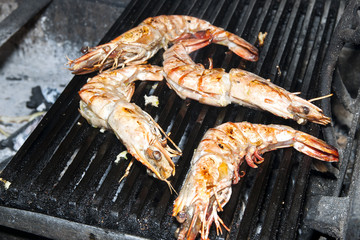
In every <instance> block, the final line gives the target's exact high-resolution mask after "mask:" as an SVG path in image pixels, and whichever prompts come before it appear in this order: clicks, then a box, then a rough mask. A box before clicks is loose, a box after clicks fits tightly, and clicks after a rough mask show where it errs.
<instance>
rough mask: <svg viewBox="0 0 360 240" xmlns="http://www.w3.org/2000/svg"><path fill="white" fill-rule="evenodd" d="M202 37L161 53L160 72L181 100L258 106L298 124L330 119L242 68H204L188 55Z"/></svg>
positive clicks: (317, 109)
mask: <svg viewBox="0 0 360 240" xmlns="http://www.w3.org/2000/svg"><path fill="white" fill-rule="evenodd" d="M203 41H204V39H187V40H182V41H181V42H179V43H176V44H175V45H174V46H172V47H171V48H169V49H168V50H166V51H165V53H164V62H163V67H164V74H165V77H166V80H167V84H168V85H169V87H170V88H172V89H173V90H174V91H176V93H177V94H178V95H179V96H180V97H181V98H183V99H185V98H191V99H194V100H197V101H199V102H201V103H204V104H209V105H213V106H220V107H223V106H227V105H228V104H230V103H237V104H240V105H243V106H247V107H250V108H254V109H262V110H265V111H268V112H271V113H272V114H274V115H277V116H280V117H283V118H285V119H293V120H295V121H297V122H298V123H299V124H305V123H306V122H307V121H311V122H314V123H318V124H323V125H326V124H328V123H330V121H331V120H330V118H329V117H327V116H325V115H324V114H323V112H322V110H321V109H320V108H318V107H317V106H315V105H314V104H312V103H311V102H310V101H307V100H305V99H303V98H301V97H298V96H296V95H295V94H293V93H290V92H288V91H286V90H285V89H283V88H281V87H279V86H277V85H275V84H273V83H271V82H270V81H267V80H265V79H263V78H261V77H259V76H257V75H255V74H253V73H250V72H247V71H245V70H242V69H235V68H233V69H231V70H230V72H229V73H227V72H225V70H224V69H222V68H214V69H205V67H204V66H203V65H201V64H196V63H195V62H194V61H193V60H192V59H191V57H190V56H189V54H190V53H191V52H192V51H194V50H196V49H198V48H199V42H203Z"/></svg>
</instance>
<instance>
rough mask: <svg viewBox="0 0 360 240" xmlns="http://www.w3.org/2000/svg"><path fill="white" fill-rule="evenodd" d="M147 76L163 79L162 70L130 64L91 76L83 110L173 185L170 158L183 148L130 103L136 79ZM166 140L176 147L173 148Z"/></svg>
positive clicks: (173, 172) (159, 176) (157, 175)
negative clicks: (170, 178)
mask: <svg viewBox="0 0 360 240" xmlns="http://www.w3.org/2000/svg"><path fill="white" fill-rule="evenodd" d="M145 79H146V80H153V81H159V80H162V79H163V76H162V69H161V68H160V67H157V66H150V65H139V66H128V67H125V68H121V69H117V70H114V71H105V72H103V73H101V74H99V75H97V76H95V77H93V78H91V79H89V80H88V82H87V84H85V85H84V86H83V88H82V89H81V90H80V91H79V95H80V97H81V101H80V113H81V115H82V116H83V117H84V118H86V119H87V120H88V122H89V123H90V124H91V125H93V126H94V127H99V128H105V129H110V130H112V131H114V133H115V134H116V136H117V137H118V138H119V139H120V140H121V141H122V142H123V144H124V145H125V146H126V148H127V150H128V152H129V153H130V154H132V155H133V156H134V157H135V158H136V159H137V160H138V161H140V162H141V163H142V164H143V165H145V166H146V167H147V168H148V170H149V171H150V173H151V174H152V175H153V176H154V177H156V178H158V179H160V180H163V181H165V182H166V183H168V185H169V187H171V185H170V183H169V181H168V180H167V179H168V178H169V177H170V176H171V175H174V174H175V165H174V163H173V162H172V160H171V157H174V156H177V155H180V154H181V150H180V149H179V148H178V147H177V146H176V145H175V144H174V143H173V142H172V141H171V139H170V138H169V137H168V136H167V134H166V133H165V132H164V131H163V130H162V129H161V127H160V126H159V125H158V124H157V123H156V122H155V121H154V119H153V118H152V117H151V116H150V115H149V114H148V113H146V112H145V111H143V110H142V109H141V108H140V107H138V106H137V105H135V104H134V103H130V99H131V97H132V95H133V93H134V88H135V85H134V81H136V80H145ZM167 140H169V141H170V142H171V143H172V145H173V146H174V147H175V148H176V149H172V148H170V147H169V146H168V144H167ZM129 166H130V165H129Z"/></svg>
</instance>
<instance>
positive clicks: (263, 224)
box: [0, 0, 344, 239]
mask: <svg viewBox="0 0 360 240" xmlns="http://www.w3.org/2000/svg"><path fill="white" fill-rule="evenodd" d="M343 9H344V4H343V3H342V2H338V1H331V0H317V1H315V0H309V1H300V0H298V1H291V0H273V1H270V0H269V1H261V0H257V1H250V0H235V1H228V0H184V1H183V0H175V1H174V0H159V1H150V0H149V1H142V0H134V1H132V2H131V3H130V4H129V5H128V7H127V9H126V10H125V11H124V13H123V14H122V15H121V16H120V18H119V19H118V20H117V21H116V22H115V24H114V26H113V27H112V28H111V30H110V31H109V32H108V34H107V35H106V36H105V37H104V39H103V40H102V41H101V43H105V42H108V41H110V40H111V39H113V38H114V37H116V36H118V35H120V34H121V33H123V32H125V31H126V30H129V29H130V28H132V27H134V26H136V25H137V24H139V23H140V22H141V21H143V20H144V19H145V18H147V17H150V16H156V15H160V14H167V15H170V14H182V15H190V16H195V17H198V18H202V19H205V20H208V21H210V22H211V23H213V24H214V25H216V26H220V27H223V28H225V29H226V30H228V31H230V32H233V33H236V34H237V35H239V36H241V37H243V38H244V39H246V40H248V41H249V42H250V43H252V44H255V45H257V44H258V43H257V36H258V33H259V32H267V33H268V35H267V37H266V39H265V43H264V45H263V46H261V47H259V61H258V62H256V63H249V62H246V61H243V60H241V59H240V58H239V57H238V56H236V55H234V54H233V53H231V52H228V50H227V49H226V48H225V47H222V46H218V45H211V46H209V47H206V48H204V49H202V50H201V51H199V52H198V53H196V54H195V56H194V58H195V60H196V62H201V63H203V64H205V65H206V64H207V58H208V57H211V58H213V59H214V66H215V67H223V68H226V69H227V70H229V69H231V68H234V67H241V68H245V69H247V70H249V71H251V72H254V73H255V74H258V75H260V76H262V77H264V78H270V79H271V80H272V82H274V83H276V84H278V85H280V86H282V87H284V88H286V89H287V90H289V91H292V92H301V96H302V97H304V98H307V99H310V98H313V97H317V96H318V94H319V93H318V85H319V83H318V79H319V72H320V69H321V63H322V62H323V58H324V55H325V53H326V49H327V46H328V44H329V41H330V38H331V34H332V32H333V30H334V27H335V25H336V21H337V18H338V17H339V16H340V15H341V13H342V11H343ZM85 41H86V39H84V42H85ZM65 55H66V54H65V53H64V60H65ZM161 62H162V52H161V53H159V54H157V55H156V56H155V57H154V58H153V59H152V60H151V61H150V63H152V64H156V65H161ZM90 76H91V75H86V76H75V77H74V78H73V79H72V80H71V82H70V83H69V84H68V86H67V87H66V89H65V90H64V92H63V93H62V94H61V96H60V97H59V99H58V100H57V102H56V103H55V104H54V105H53V107H52V108H51V109H50V110H49V112H48V113H47V114H46V115H45V117H44V118H43V119H42V121H41V122H40V124H39V126H38V127H37V128H36V129H35V131H34V132H33V134H32V135H31V136H30V137H29V138H28V139H27V141H26V142H25V144H24V145H23V146H22V148H21V149H20V151H19V152H18V153H17V154H16V156H15V157H14V158H13V159H12V161H11V162H10V163H9V164H8V166H7V167H6V169H5V170H4V171H3V172H2V173H1V175H0V177H1V178H2V180H3V181H4V180H6V181H8V182H10V183H11V184H10V187H9V188H8V189H6V188H5V185H4V184H0V203H1V209H0V216H1V215H2V216H3V217H6V218H7V219H8V220H2V221H3V222H2V223H1V224H3V225H6V226H9V227H14V228H18V229H21V230H24V231H30V232H33V233H36V234H39V235H43V236H46V237H50V238H58V239H61V238H63V239H65V238H66V239H69V237H71V236H72V238H73V239H79V238H83V237H88V238H90V239H106V238H109V239H111V238H115V237H119V238H121V237H122V238H128V239H133V238H138V237H139V238H140V237H143V238H148V239H173V238H174V232H175V230H176V228H177V227H178V223H177V222H176V220H175V219H174V218H173V217H171V211H172V203H173V201H174V200H175V198H176V194H174V193H173V194H171V192H170V191H169V188H168V187H167V185H166V184H165V183H163V182H161V181H159V180H157V179H154V178H152V177H150V176H148V175H147V174H146V169H145V167H144V166H142V165H141V164H139V163H137V162H136V164H135V166H134V167H133V168H132V170H131V172H130V175H129V176H128V177H127V178H126V179H125V180H123V181H122V182H121V183H119V182H118V181H119V179H120V178H121V177H122V176H123V174H124V171H125V169H126V167H127V165H128V163H129V160H130V159H129V160H124V159H122V160H121V161H120V162H119V163H116V162H115V159H116V156H117V155H118V154H119V153H120V152H122V151H124V150H125V148H124V146H123V145H122V144H121V143H120V141H119V140H118V139H117V138H116V137H115V135H114V134H113V133H111V132H105V133H102V132H100V131H99V129H95V128H92V127H91V126H90V125H89V124H88V123H87V122H86V121H85V120H84V119H83V118H82V117H81V116H80V115H79V112H78V106H79V96H78V94H77V92H78V91H79V89H80V88H81V87H82V86H83V85H84V84H85V82H86V80H87V78H88V77H90ZM153 85H154V83H147V82H142V83H138V84H137V89H136V92H135V94H134V97H133V100H132V101H133V102H135V103H136V104H138V105H139V106H140V107H142V108H143V109H145V110H146V111H147V112H149V113H150V114H151V115H152V116H153V117H154V119H155V120H156V121H157V122H158V123H159V124H160V126H161V127H162V128H163V129H165V130H166V131H167V132H171V137H172V139H173V140H174V141H175V142H176V143H178V144H179V146H180V148H181V149H182V150H183V156H182V157H180V158H176V159H175V161H176V167H177V168H176V175H175V176H174V177H173V178H172V179H171V182H172V184H173V186H174V187H175V189H176V190H177V191H178V192H179V190H180V188H181V185H182V182H183V180H184V178H185V175H186V173H187V170H188V168H189V163H190V160H191V157H192V154H193V151H194V149H195V148H196V146H197V145H198V143H199V141H200V139H201V137H202V136H203V134H204V133H205V131H206V130H207V129H208V128H210V127H213V126H215V125H218V124H221V123H223V122H227V121H250V122H252V123H264V124H270V123H279V124H286V125H289V126H292V127H294V128H296V129H299V130H302V131H305V132H307V133H310V134H313V135H314V136H318V137H320V138H321V137H322V135H321V134H320V132H321V131H320V127H319V126H317V125H315V124H307V125H305V126H298V125H296V124H295V123H294V122H292V121H290V120H289V121H287V120H283V119H280V118H277V117H274V116H272V115H271V114H269V113H265V112H259V111H254V110H250V109H248V108H244V107H240V106H235V105H230V106H228V107H226V108H215V107H209V106H205V105H202V104H199V103H197V102H195V101H190V100H186V101H183V100H181V99H180V98H179V97H178V96H177V95H176V94H175V93H174V92H173V91H172V90H170V89H169V88H168V87H167V86H166V83H165V82H161V83H159V84H158V85H157V87H156V88H155V90H154V89H153V88H152V86H153ZM145 94H147V95H149V94H153V95H157V96H158V97H159V100H160V106H159V107H158V108H154V107H150V106H144V100H143V96H144V95H145ZM265 159H266V161H265V162H264V163H263V164H262V165H261V167H260V168H259V169H250V168H248V167H246V166H245V165H243V166H242V167H243V170H245V171H246V175H245V177H244V178H242V179H241V181H240V182H239V184H237V185H235V186H234V187H233V194H232V197H231V199H230V201H229V203H228V204H227V205H226V207H225V208H224V212H222V213H221V214H220V217H221V218H222V219H223V220H224V223H225V224H226V225H227V226H229V227H230V232H225V234H224V235H221V236H219V237H216V231H215V229H214V228H212V231H211V234H210V238H211V239H217V238H218V239H224V238H226V239H235V238H238V239H276V238H277V239H294V238H300V239H301V238H302V239H307V238H311V237H314V236H317V235H319V233H317V232H314V231H312V230H311V229H310V228H309V227H307V226H306V225H304V223H303V222H304V221H303V218H304V214H305V213H306V211H305V210H304V206H305V204H306V202H307V196H308V195H309V194H312V192H310V191H315V193H320V194H326V193H328V192H329V188H330V187H329V186H331V185H332V184H333V182H334V181H335V180H334V178H330V177H328V176H324V175H321V174H319V173H316V172H314V171H311V169H312V162H313V160H312V159H311V158H309V157H306V156H304V155H303V154H300V153H297V152H296V151H294V150H292V149H285V150H278V151H275V152H272V153H268V154H266V155H265ZM319 179H321V181H322V182H326V184H324V185H323V187H322V188H321V189H320V188H316V189H315V190H310V188H309V186H310V185H311V184H309V183H311V182H313V181H318V180H319ZM319 189H320V190H319ZM316 191H318V192H316ZM23 210H26V211H23ZM14 222H15V223H14ZM16 222H17V223H16ZM32 223H33V224H32ZM39 224H42V225H40V226H39ZM31 225H33V226H31ZM46 228H47V230H46ZM49 229H50V230H49ZM74 229H75V230H74ZM70 233H72V234H73V235H71V234H70Z"/></svg>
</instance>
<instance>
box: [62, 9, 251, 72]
mask: <svg viewBox="0 0 360 240" xmlns="http://www.w3.org/2000/svg"><path fill="white" fill-rule="evenodd" d="M205 32H206V33H207V34H208V36H207V37H208V41H203V42H202V46H206V45H208V44H210V42H214V43H217V44H221V45H225V46H227V47H228V48H229V49H230V50H231V51H233V52H235V53H236V54H237V55H239V56H241V57H243V58H244V59H247V60H250V61H256V60H257V59H258V50H257V49H256V48H255V47H254V46H252V45H251V44H249V43H248V42H246V41H245V40H244V39H242V38H240V37H238V36H236V35H235V34H232V33H230V32H227V31H225V30H224V29H222V28H219V27H215V26H213V25H211V24H210V23H209V22H207V21H204V20H201V19H198V18H195V17H190V16H180V15H169V16H166V15H162V16H157V17H150V18H147V19H145V20H144V21H143V22H142V23H140V24H139V25H138V26H137V27H135V28H133V29H131V30H129V31H127V32H125V33H123V34H122V35H120V36H119V37H117V38H115V39H114V40H112V41H111V42H109V43H106V44H103V45H99V46H97V47H93V48H89V49H87V50H86V54H85V55H83V56H82V57H79V58H78V59H75V60H69V61H68V65H69V66H70V70H71V71H72V72H73V73H74V74H85V73H89V72H93V71H96V70H100V71H101V70H103V69H106V68H109V67H112V68H116V67H118V66H124V65H126V64H142V63H145V62H146V61H147V60H148V59H149V58H151V57H152V56H153V55H154V54H155V53H156V52H158V51H159V49H161V48H165V49H166V48H167V46H168V43H169V42H174V41H177V40H179V39H182V38H188V37H189V35H191V34H197V35H198V36H201V35H202V34H203V33H205Z"/></svg>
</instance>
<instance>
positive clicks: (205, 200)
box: [173, 122, 339, 239]
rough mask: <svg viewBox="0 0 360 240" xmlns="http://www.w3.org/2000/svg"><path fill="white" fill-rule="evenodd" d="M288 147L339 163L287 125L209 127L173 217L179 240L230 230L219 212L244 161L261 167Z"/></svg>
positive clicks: (335, 154) (334, 154)
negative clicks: (269, 155) (213, 228)
mask: <svg viewBox="0 0 360 240" xmlns="http://www.w3.org/2000/svg"><path fill="white" fill-rule="evenodd" d="M286 147H294V148H295V149H296V150H298V151H300V152H302V153H305V154H307V155H309V156H311V157H313V158H316V159H319V160H322V161H328V162H335V161H338V160H339V159H338V157H339V154H338V151H337V150H336V149H335V148H334V147H332V146H330V145H328V144H326V143H325V142H323V141H322V140H320V139H317V138H315V137H313V136H311V135H309V134H306V133H304V132H300V131H296V130H294V129H293V128H291V127H287V126H282V125H261V124H251V123H248V122H239V123H232V122H228V123H224V124H222V125H219V126H217V127H215V128H211V129H209V130H208V131H207V132H206V133H205V135H204V137H203V138H202V140H201V142H200V144H199V146H198V148H197V149H196V151H195V153H194V156H193V158H192V160H191V166H190V170H189V172H188V174H187V176H186V179H185V182H184V184H183V186H182V188H181V191H180V193H179V196H178V197H177V199H176V200H175V202H174V209H173V216H175V217H176V219H177V220H178V222H180V223H181V227H180V229H178V230H179V231H178V239H194V238H195V237H196V235H197V234H198V233H199V232H200V233H201V239H207V237H208V234H209V229H210V226H211V224H212V222H215V225H216V228H217V233H219V232H222V230H221V225H223V226H224V227H225V229H226V230H228V231H229V229H228V228H227V227H226V226H225V224H224V223H223V221H222V220H221V219H220V218H219V216H218V215H217V212H218V211H222V209H223V207H224V205H225V204H226V203H227V202H228V201H229V199H230V196H231V185H232V184H236V183H237V182H238V181H239V173H238V170H239V166H240V165H241V164H242V163H243V162H244V160H245V161H246V162H247V164H248V165H249V166H251V167H257V165H256V164H259V163H261V162H263V161H264V159H263V157H262V156H261V155H262V154H263V153H265V152H269V151H272V150H275V149H278V148H286Z"/></svg>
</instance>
